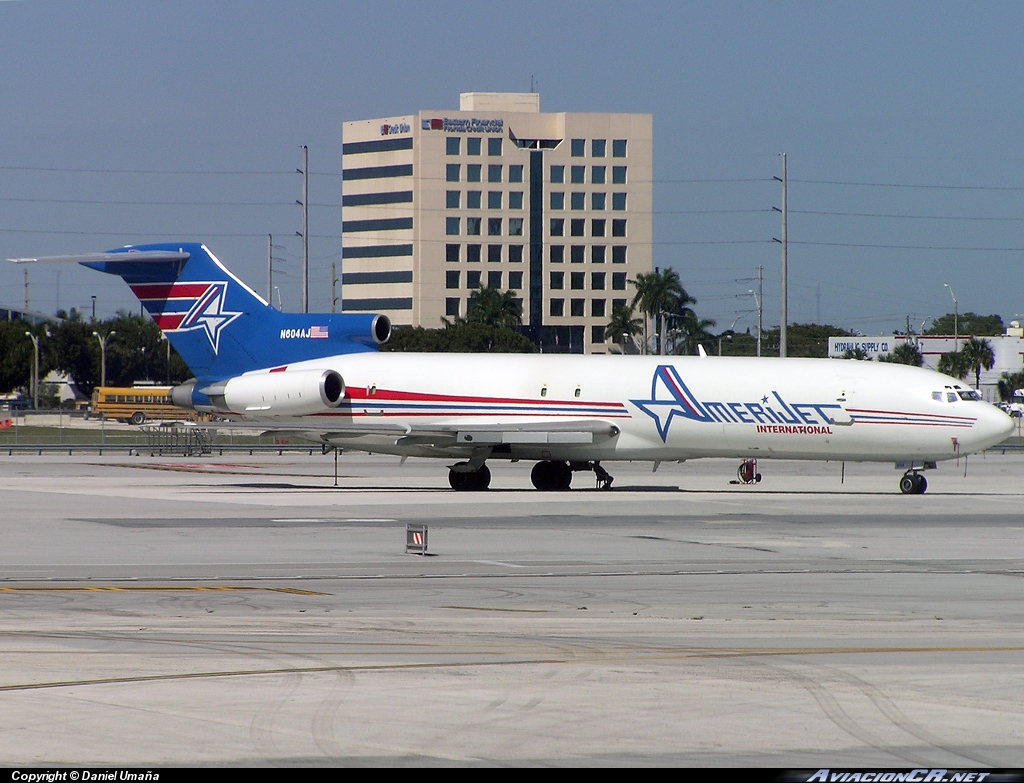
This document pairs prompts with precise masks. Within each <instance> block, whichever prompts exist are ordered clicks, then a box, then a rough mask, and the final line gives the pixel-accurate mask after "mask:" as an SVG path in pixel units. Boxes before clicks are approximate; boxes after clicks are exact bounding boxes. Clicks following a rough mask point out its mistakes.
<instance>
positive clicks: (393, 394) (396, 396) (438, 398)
mask: <svg viewBox="0 0 1024 783" xmlns="http://www.w3.org/2000/svg"><path fill="white" fill-rule="evenodd" d="M345 396H346V397H349V398H351V399H353V400H369V401H373V400H387V401H389V402H438V403H441V402H443V403H452V402H467V403H493V404H499V405H569V406H573V407H579V408H594V407H601V408H609V409H615V408H618V409H624V408H625V407H626V406H625V405H623V404H622V403H621V402H586V401H584V400H559V399H549V398H546V397H545V398H543V399H525V398H521V397H463V396H459V395H452V394H428V393H424V392H404V391H390V390H388V389H377V391H376V393H375V394H367V393H366V388H365V387H351V386H349V387H348V388H346V390H345Z"/></svg>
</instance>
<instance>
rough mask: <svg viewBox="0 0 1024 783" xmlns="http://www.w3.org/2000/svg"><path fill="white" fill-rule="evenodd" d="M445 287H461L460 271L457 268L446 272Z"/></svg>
mask: <svg viewBox="0 0 1024 783" xmlns="http://www.w3.org/2000/svg"><path fill="white" fill-rule="evenodd" d="M444 287H445V288H458V287H459V272H458V271H457V270H451V271H449V272H445V273H444Z"/></svg>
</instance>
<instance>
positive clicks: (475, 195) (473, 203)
mask: <svg viewBox="0 0 1024 783" xmlns="http://www.w3.org/2000/svg"><path fill="white" fill-rule="evenodd" d="M480 195H481V193H480V191H479V190H470V191H467V192H466V209H480Z"/></svg>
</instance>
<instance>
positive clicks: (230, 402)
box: [199, 370, 345, 416]
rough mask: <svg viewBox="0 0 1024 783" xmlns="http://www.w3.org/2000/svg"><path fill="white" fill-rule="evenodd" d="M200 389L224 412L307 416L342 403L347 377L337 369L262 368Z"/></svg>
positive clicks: (216, 407)
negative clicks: (282, 369) (343, 376)
mask: <svg viewBox="0 0 1024 783" xmlns="http://www.w3.org/2000/svg"><path fill="white" fill-rule="evenodd" d="M199 393H200V394H205V395H207V396H208V397H209V400H210V404H211V405H212V407H213V408H214V409H215V410H218V411H223V412H225V413H242V414H247V415H250V416H252V415H261V414H262V415H265V416H304V415H306V414H310V413H319V412H321V411H324V410H328V409H331V408H337V407H338V406H339V405H341V403H342V401H343V400H344V399H345V381H344V380H343V379H342V377H341V375H340V374H338V373H337V372H336V371H335V370H293V371H284V372H261V373H255V374H252V375H239V376H237V377H235V378H231V379H229V380H227V381H224V382H223V383H217V384H214V385H212V386H207V387H206V388H204V389H200V390H199Z"/></svg>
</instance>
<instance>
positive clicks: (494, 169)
mask: <svg viewBox="0 0 1024 783" xmlns="http://www.w3.org/2000/svg"><path fill="white" fill-rule="evenodd" d="M487 181H488V182H501V164H500V163H491V164H489V165H488V166H487Z"/></svg>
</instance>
